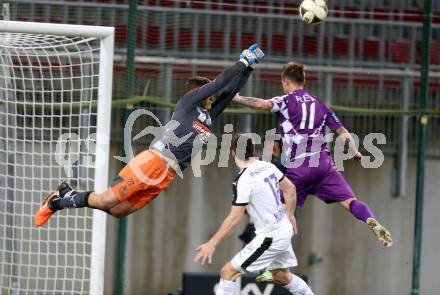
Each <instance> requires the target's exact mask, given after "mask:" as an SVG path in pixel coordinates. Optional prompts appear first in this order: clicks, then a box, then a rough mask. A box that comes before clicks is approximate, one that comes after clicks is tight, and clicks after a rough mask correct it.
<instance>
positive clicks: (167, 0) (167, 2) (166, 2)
mask: <svg viewBox="0 0 440 295" xmlns="http://www.w3.org/2000/svg"><path fill="white" fill-rule="evenodd" d="M175 3H176V2H175V1H172V0H160V1H159V5H160V6H163V7H173V6H174V4H175Z"/></svg>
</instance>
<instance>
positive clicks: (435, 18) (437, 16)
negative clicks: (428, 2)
mask: <svg viewBox="0 0 440 295" xmlns="http://www.w3.org/2000/svg"><path fill="white" fill-rule="evenodd" d="M432 23H434V24H440V11H434V12H433V14H432Z"/></svg>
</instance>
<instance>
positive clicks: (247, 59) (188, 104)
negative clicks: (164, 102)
mask: <svg viewBox="0 0 440 295" xmlns="http://www.w3.org/2000/svg"><path fill="white" fill-rule="evenodd" d="M256 48H258V45H257V44H254V45H252V46H251V47H249V48H248V49H246V50H244V51H243V52H242V54H241V55H240V59H239V60H238V61H237V62H236V63H235V64H234V65H233V66H231V67H229V68H227V69H226V70H224V71H223V72H221V73H220V74H219V75H218V76H217V77H216V78H215V79H214V80H213V81H211V82H209V83H207V84H205V85H203V86H202V87H199V88H196V89H194V90H192V91H189V92H188V93H186V94H185V95H184V96H183V97H182V98H181V100H180V102H179V103H181V104H183V107H184V108H185V109H192V108H195V107H197V106H198V105H199V104H200V102H201V101H203V100H205V99H206V98H208V97H210V96H212V95H214V94H215V93H216V92H218V91H220V90H221V89H223V88H224V87H226V85H228V84H229V83H230V82H231V81H232V79H234V77H236V76H237V75H239V74H242V73H244V72H245V71H246V69H247V67H248V66H250V65H252V64H254V63H255V62H256V59H257V57H256V55H255V52H254V51H255V49H256Z"/></svg>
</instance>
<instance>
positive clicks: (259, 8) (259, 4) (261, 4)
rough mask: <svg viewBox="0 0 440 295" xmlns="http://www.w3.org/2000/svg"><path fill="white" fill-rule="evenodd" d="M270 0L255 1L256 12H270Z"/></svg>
mask: <svg viewBox="0 0 440 295" xmlns="http://www.w3.org/2000/svg"><path fill="white" fill-rule="evenodd" d="M267 4H268V1H258V0H255V1H254V7H255V12H257V13H268V12H269V9H268V8H267Z"/></svg>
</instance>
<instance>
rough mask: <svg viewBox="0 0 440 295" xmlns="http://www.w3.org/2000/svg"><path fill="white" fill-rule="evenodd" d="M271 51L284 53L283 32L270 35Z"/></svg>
mask: <svg viewBox="0 0 440 295" xmlns="http://www.w3.org/2000/svg"><path fill="white" fill-rule="evenodd" d="M272 51H273V52H274V53H286V52H287V44H286V35H285V34H273V35H272Z"/></svg>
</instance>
